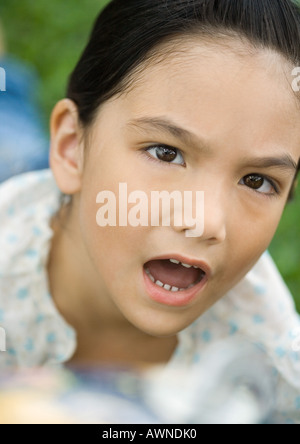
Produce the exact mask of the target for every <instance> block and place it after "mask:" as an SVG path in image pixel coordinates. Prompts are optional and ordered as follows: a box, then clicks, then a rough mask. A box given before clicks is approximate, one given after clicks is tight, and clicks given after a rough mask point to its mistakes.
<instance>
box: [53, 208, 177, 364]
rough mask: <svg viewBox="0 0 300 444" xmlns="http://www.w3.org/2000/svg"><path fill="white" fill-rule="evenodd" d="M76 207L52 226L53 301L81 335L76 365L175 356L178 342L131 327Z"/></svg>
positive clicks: (151, 360)
mask: <svg viewBox="0 0 300 444" xmlns="http://www.w3.org/2000/svg"><path fill="white" fill-rule="evenodd" d="M73 211H74V209H73V208H71V209H70V210H68V209H62V210H61V211H60V213H59V214H58V215H57V216H55V217H54V218H53V220H52V223H51V228H52V230H53V233H54V235H53V239H52V245H51V251H50V255H49V261H48V267H47V268H48V277H49V286H50V292H51V295H52V299H53V301H54V303H55V305H56V307H57V309H58V311H59V312H60V314H61V315H62V316H63V318H64V319H65V320H66V321H67V322H68V324H69V325H71V326H72V327H73V328H74V329H75V331H76V333H77V340H78V344H77V350H76V352H75V355H74V357H73V359H72V363H76V364H78V363H79V364H82V363H84V364H92V365H95V364H96V365H99V364H103V363H123V364H138V365H140V364H141V363H162V362H166V361H168V360H169V359H170V357H171V356H172V353H173V351H174V349H175V347H176V344H177V338H176V337H171V338H155V337H152V336H150V335H147V334H146V333H144V332H141V331H140V330H138V329H137V328H135V327H134V326H133V325H132V324H130V323H129V322H128V321H127V319H126V318H125V317H124V316H123V315H122V313H121V312H120V311H119V309H118V308H117V307H116V306H115V304H114V303H113V302H112V300H111V299H110V297H109V295H107V292H106V291H105V288H104V285H103V284H102V283H101V277H100V276H99V274H98V273H97V271H96V270H95V268H94V266H93V264H92V261H91V259H90V258H89V255H88V254H87V251H86V249H85V246H84V245H83V243H82V242H81V233H80V228H79V226H77V225H76V224H74V223H73V220H74V218H73V217H72V212H73Z"/></svg>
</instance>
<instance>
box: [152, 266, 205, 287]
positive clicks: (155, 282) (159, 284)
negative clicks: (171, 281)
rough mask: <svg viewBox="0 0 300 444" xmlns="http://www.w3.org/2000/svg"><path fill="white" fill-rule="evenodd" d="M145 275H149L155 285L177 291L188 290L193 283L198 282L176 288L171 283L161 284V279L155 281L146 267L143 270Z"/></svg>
mask: <svg viewBox="0 0 300 444" xmlns="http://www.w3.org/2000/svg"><path fill="white" fill-rule="evenodd" d="M145 271H146V273H147V275H148V276H149V278H150V280H151V281H152V282H153V283H154V284H155V285H157V286H158V287H160V288H164V289H165V290H167V291H171V292H174V293H175V292H177V291H185V290H189V289H190V288H192V287H194V286H195V285H197V283H198V282H196V283H195V284H191V285H189V286H188V287H186V288H177V287H172V286H171V285H168V284H163V282H161V281H155V279H154V277H153V276H152V274H151V273H150V271H149V270H148V269H146V270H145Z"/></svg>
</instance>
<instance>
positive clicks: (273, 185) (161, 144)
mask: <svg viewBox="0 0 300 444" xmlns="http://www.w3.org/2000/svg"><path fill="white" fill-rule="evenodd" d="M152 148H167V149H170V150H173V151H176V152H177V153H180V154H181V156H182V157H183V153H182V152H181V150H180V149H178V148H174V147H172V146H170V145H165V144H163V143H158V144H153V145H149V146H147V147H146V148H144V149H143V151H144V152H145V153H147V152H148V151H149V150H150V149H152ZM147 159H148V160H149V161H153V162H155V163H156V164H157V163H159V164H162V163H163V164H165V165H167V166H168V167H171V166H174V165H176V166H184V167H185V166H186V165H180V164H174V163H171V162H164V161H163V160H160V159H156V158H155V157H153V156H151V155H150V154H148V155H147ZM249 176H257V177H261V178H262V179H264V180H267V181H268V182H269V183H270V185H271V186H272V188H273V189H274V193H262V192H260V191H258V190H255V189H254V188H251V187H247V185H244V186H246V187H247V188H249V189H250V190H252V191H254V192H255V193H256V194H258V195H260V196H262V197H267V198H274V197H277V196H280V195H281V191H280V190H279V187H278V185H277V184H276V183H275V181H274V180H273V179H271V178H270V177H269V176H266V175H264V174H259V173H250V174H247V175H246V176H244V177H243V178H242V179H241V180H243V179H245V178H246V177H249Z"/></svg>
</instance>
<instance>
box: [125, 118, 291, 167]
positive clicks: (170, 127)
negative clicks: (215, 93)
mask: <svg viewBox="0 0 300 444" xmlns="http://www.w3.org/2000/svg"><path fill="white" fill-rule="evenodd" d="M127 125H128V126H133V127H138V128H142V127H144V128H145V129H146V130H147V129H150V130H151V129H152V130H153V129H154V130H157V131H160V132H164V133H166V134H167V135H169V136H173V137H175V138H177V139H179V140H181V141H182V142H183V143H184V144H187V145H196V146H197V147H198V149H199V148H200V149H201V150H203V151H207V152H209V146H208V145H207V144H206V143H205V142H204V141H203V139H201V138H199V137H198V136H196V135H195V134H193V133H192V132H190V131H188V130H187V129H185V128H182V127H180V126H178V125H177V124H175V123H174V122H172V121H171V120H169V119H166V118H163V117H141V118H138V119H134V120H131V121H130V122H128V124H127ZM243 162H244V163H245V164H247V166H248V165H250V166H251V167H252V168H279V169H282V170H290V171H292V172H293V173H295V172H297V171H298V168H299V163H297V162H295V161H294V159H293V158H292V157H291V155H290V154H289V153H284V154H283V155H281V156H278V157H275V156H270V157H261V158H260V157H259V158H258V157H254V158H250V157H249V158H244V159H243Z"/></svg>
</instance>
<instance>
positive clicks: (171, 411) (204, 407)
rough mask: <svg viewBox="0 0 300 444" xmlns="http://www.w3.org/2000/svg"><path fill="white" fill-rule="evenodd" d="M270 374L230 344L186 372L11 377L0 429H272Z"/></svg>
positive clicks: (262, 361)
mask: <svg viewBox="0 0 300 444" xmlns="http://www.w3.org/2000/svg"><path fill="white" fill-rule="evenodd" d="M272 375H273V372H272V369H271V367H270V366H269V365H268V362H267V360H266V358H265V356H264V355H263V354H262V353H261V352H260V351H259V350H258V349H257V348H256V347H254V346H252V345H247V344H245V342H244V341H242V342H241V343H240V342H234V341H232V340H231V341H222V342H220V343H217V344H215V345H214V346H212V347H210V348H209V349H208V351H207V352H206V353H205V354H203V356H202V357H201V363H198V364H197V363H195V364H193V365H192V366H191V367H180V368H178V367H177V366H176V367H175V366H173V365H172V363H170V364H169V365H167V366H165V367H162V368H161V367H150V368H144V369H142V370H140V371H138V370H135V371H130V370H128V369H116V368H114V369H111V368H108V367H107V368H101V369H97V370H95V369H93V370H91V369H73V370H72V371H70V370H54V369H49V368H48V369H36V370H28V371H22V372H16V373H15V374H10V375H2V376H1V377H0V390H1V392H0V412H1V413H0V423H2V424H38V423H43V424H45V423H50V424H57V423H73V424H82V423H84V424H95V423H96V424H166V423H169V424H265V423H275V422H276V421H275V417H274V416H273V414H274V412H273V408H274V395H275V381H274V380H273V376H272Z"/></svg>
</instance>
